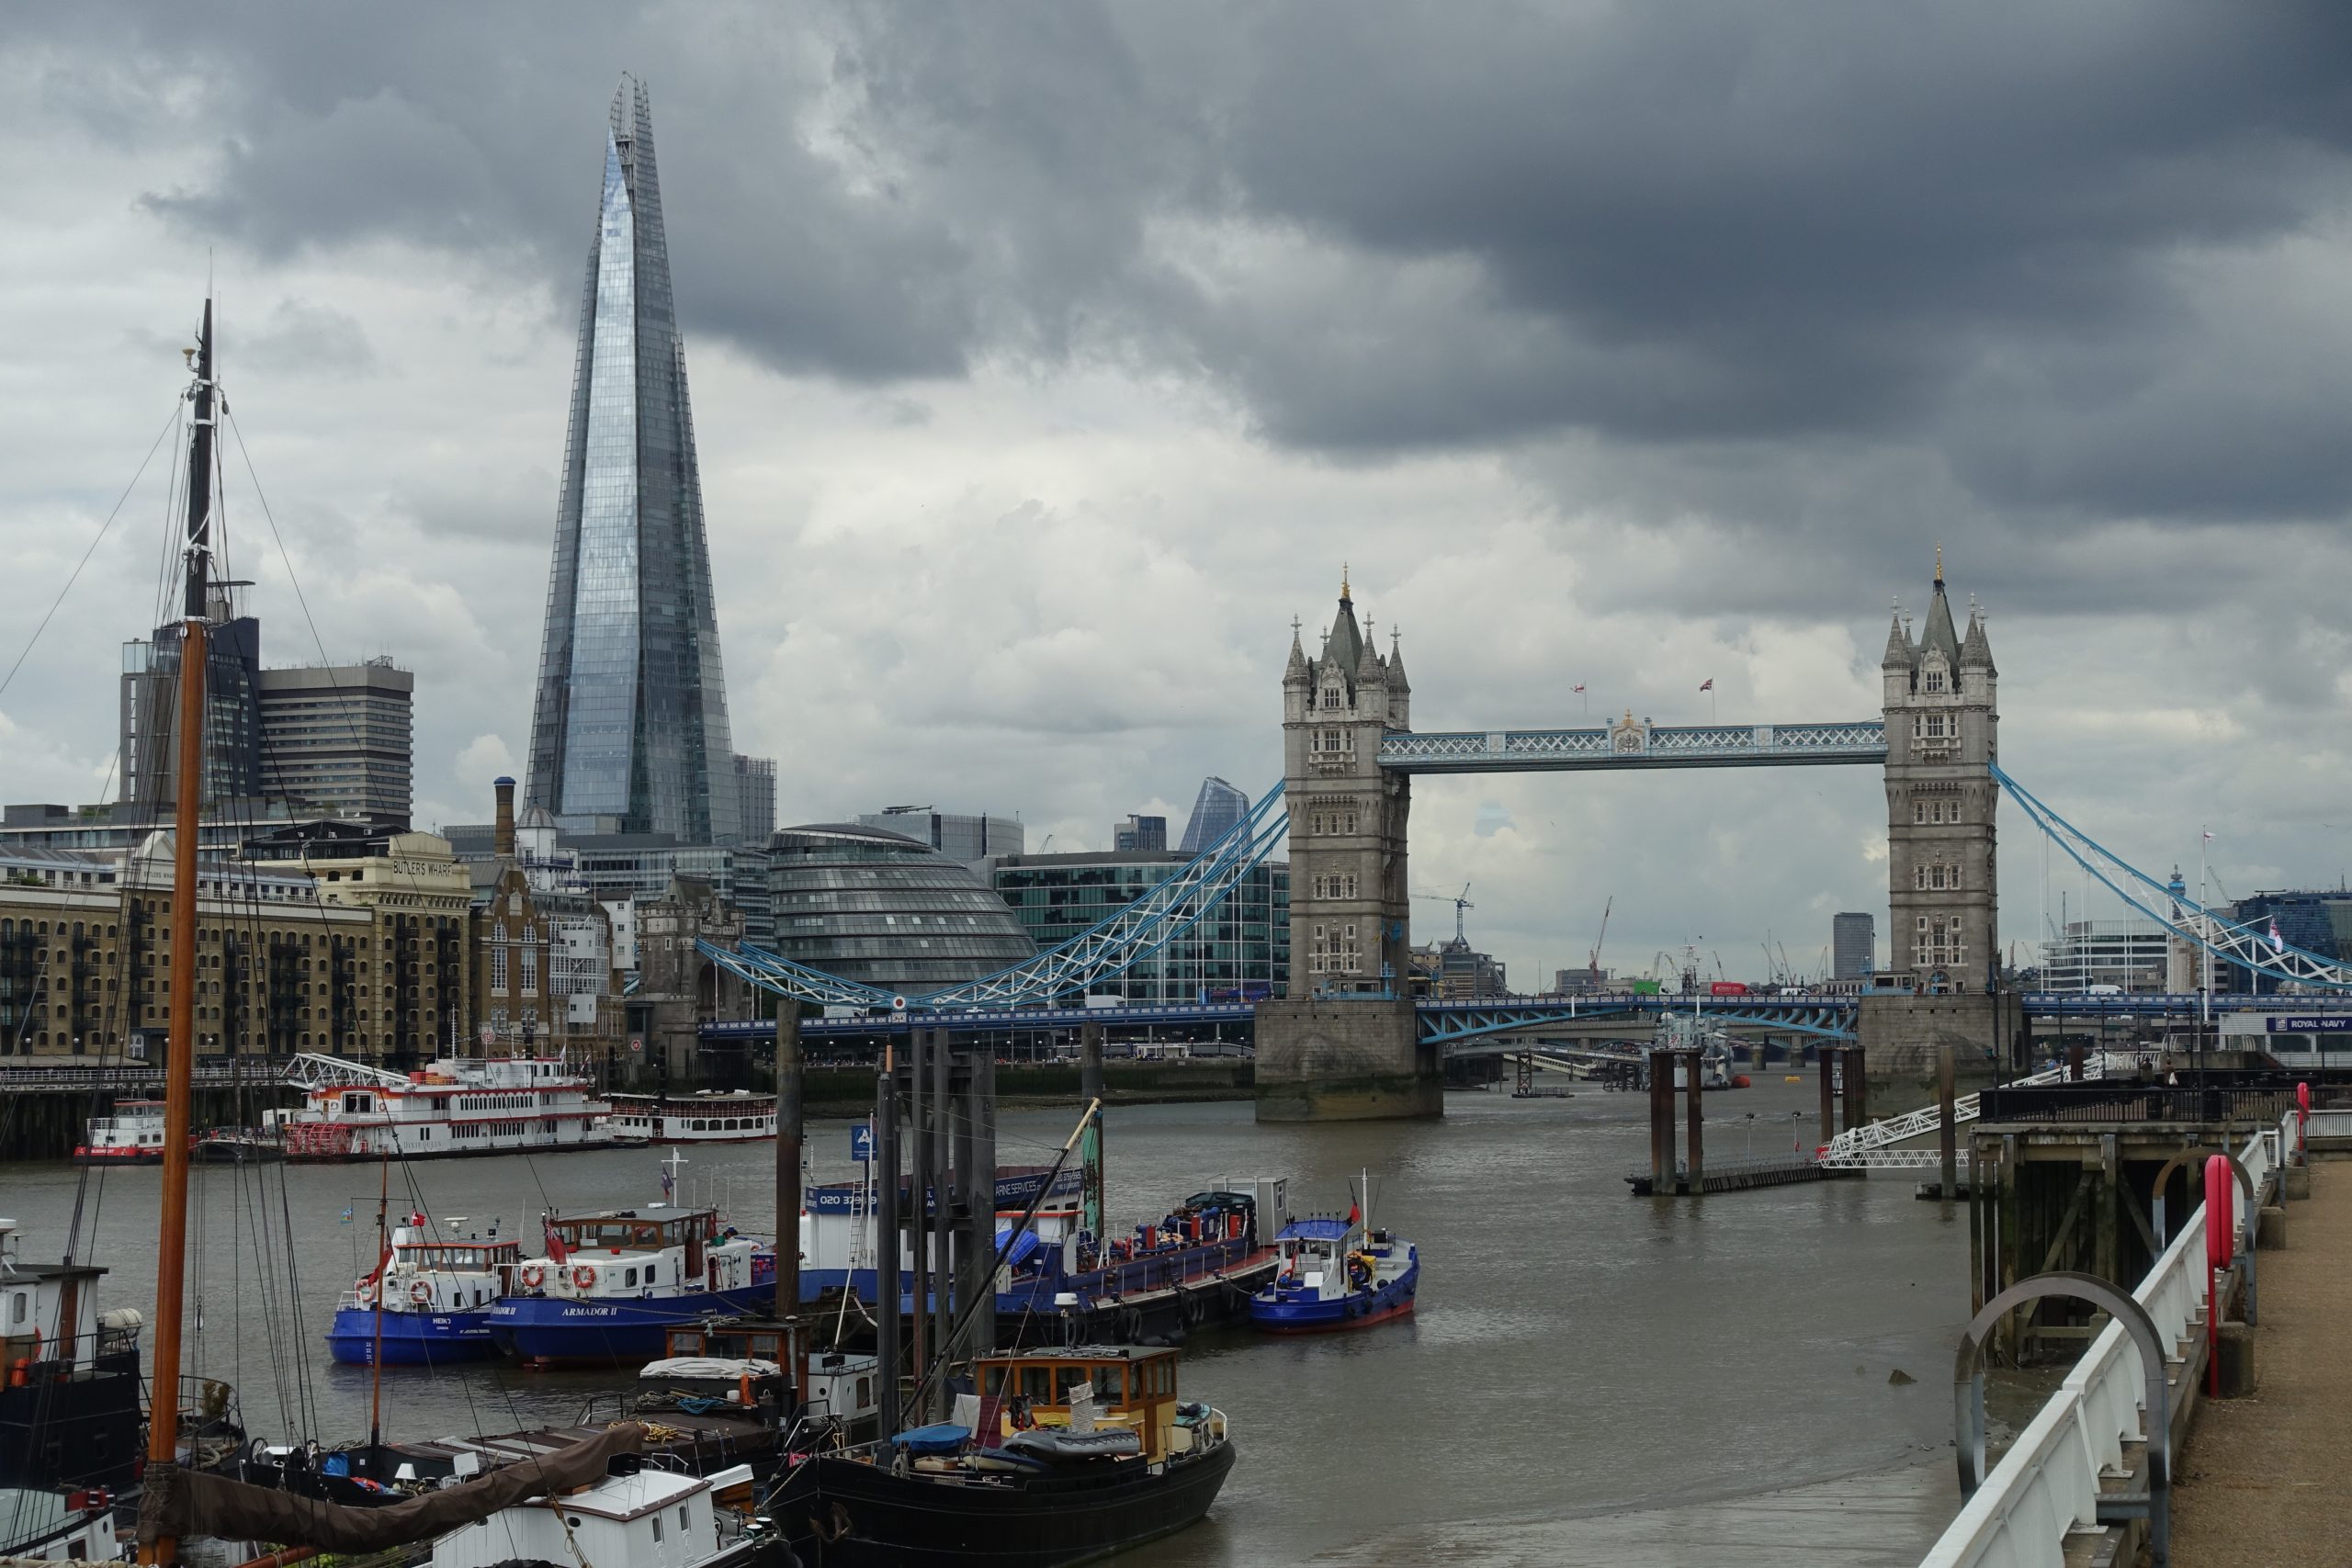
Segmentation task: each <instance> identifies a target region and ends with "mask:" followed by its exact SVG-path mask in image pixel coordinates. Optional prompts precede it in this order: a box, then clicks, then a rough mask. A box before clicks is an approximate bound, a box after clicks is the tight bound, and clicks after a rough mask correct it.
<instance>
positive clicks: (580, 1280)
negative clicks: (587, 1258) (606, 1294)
mask: <svg viewBox="0 0 2352 1568" xmlns="http://www.w3.org/2000/svg"><path fill="white" fill-rule="evenodd" d="M571 1282H572V1284H573V1285H574V1286H576V1287H577V1288H579V1289H581V1290H583V1291H585V1290H591V1289H593V1288H594V1286H595V1283H596V1266H595V1265H594V1264H593V1263H582V1264H577V1265H575V1266H574V1267H573V1269H572V1270H571Z"/></svg>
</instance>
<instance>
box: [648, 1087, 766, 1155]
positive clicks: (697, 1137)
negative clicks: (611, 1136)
mask: <svg viewBox="0 0 2352 1568" xmlns="http://www.w3.org/2000/svg"><path fill="white" fill-rule="evenodd" d="M612 1099H613V1126H614V1128H615V1129H616V1130H617V1131H618V1132H619V1133H621V1134H623V1135H624V1136H627V1137H630V1138H634V1139H639V1140H643V1141H645V1142H648V1143H655V1144H756V1143H763V1142H765V1141H766V1140H767V1139H770V1138H773V1137H775V1096H774V1095H772V1094H753V1093H752V1091H751V1090H750V1089H734V1090H731V1091H730V1090H727V1089H705V1090H703V1091H702V1092H701V1093H699V1094H672V1095H650V1094H616V1095H614V1096H613V1097H612Z"/></svg>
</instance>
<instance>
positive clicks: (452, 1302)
mask: <svg viewBox="0 0 2352 1568" xmlns="http://www.w3.org/2000/svg"><path fill="white" fill-rule="evenodd" d="M463 1223H464V1222H463V1217H462V1216H455V1217H452V1218H451V1219H449V1220H448V1221H447V1222H445V1224H448V1225H457V1224H463ZM522 1260H523V1247H522V1244H521V1243H520V1242H516V1241H501V1240H499V1239H498V1238H497V1235H496V1233H495V1231H494V1230H493V1232H492V1235H490V1236H488V1237H483V1236H479V1235H469V1236H466V1237H464V1238H463V1239H451V1238H450V1237H449V1236H447V1235H446V1234H444V1235H435V1227H432V1226H429V1225H428V1224H426V1222H425V1218H424V1215H423V1214H413V1215H411V1216H410V1217H409V1223H408V1224H404V1225H401V1226H400V1227H398V1228H397V1229H395V1230H394V1231H393V1232H392V1235H391V1240H390V1244H389V1245H387V1246H386V1247H385V1249H384V1256H383V1258H381V1259H379V1261H378V1263H377V1265H376V1267H375V1269H372V1270H371V1271H370V1272H368V1274H366V1275H364V1276H362V1277H361V1278H360V1279H359V1280H358V1281H357V1282H356V1284H354V1285H353V1286H352V1287H351V1289H350V1290H348V1291H345V1292H344V1293H343V1296H342V1299H341V1300H339V1301H338V1302H336V1303H335V1313H334V1325H333V1326H331V1327H330V1328H329V1329H328V1330H327V1350H328V1353H329V1354H331V1355H333V1356H334V1359H336V1360H338V1361H341V1362H343V1363H344V1364H345V1365H346V1366H355V1367H365V1366H369V1365H372V1364H374V1363H375V1362H376V1361H377V1360H378V1359H379V1358H380V1359H381V1360H382V1363H383V1364H384V1365H385V1366H388V1367H434V1366H447V1365H449V1364H451V1363H454V1362H458V1361H481V1360H489V1359H494V1358H495V1357H496V1356H497V1355H498V1345H497V1342H496V1341H495V1340H493V1339H492V1338H491V1337H490V1306H491V1303H492V1302H494V1301H496V1300H497V1299H498V1298H499V1297H500V1296H502V1295H503V1294H505V1293H506V1292H507V1291H508V1290H509V1289H510V1288H511V1287H512V1285H513V1283H514V1281H515V1276H516V1274H517V1273H518V1272H519V1270H520V1267H521V1264H522Z"/></svg>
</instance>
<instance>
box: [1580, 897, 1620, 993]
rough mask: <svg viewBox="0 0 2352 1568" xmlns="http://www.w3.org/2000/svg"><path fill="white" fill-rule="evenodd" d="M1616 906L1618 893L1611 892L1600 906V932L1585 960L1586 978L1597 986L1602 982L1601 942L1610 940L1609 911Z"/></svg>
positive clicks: (1593, 940)
mask: <svg viewBox="0 0 2352 1568" xmlns="http://www.w3.org/2000/svg"><path fill="white" fill-rule="evenodd" d="M1616 907H1617V895H1615V894H1614V893H1611V895H1610V896H1609V897H1608V900H1607V902H1605V903H1603V904H1602V905H1601V906H1600V935H1599V936H1597V937H1594V938H1593V939H1592V952H1591V953H1590V954H1589V955H1588V956H1587V957H1586V959H1585V961H1584V972H1585V978H1586V979H1587V980H1589V981H1590V982H1591V983H1592V984H1594V985H1596V986H1598V985H1599V984H1600V944H1601V943H1602V942H1607V941H1608V940H1609V911H1610V910H1611V909H1613V908H1616Z"/></svg>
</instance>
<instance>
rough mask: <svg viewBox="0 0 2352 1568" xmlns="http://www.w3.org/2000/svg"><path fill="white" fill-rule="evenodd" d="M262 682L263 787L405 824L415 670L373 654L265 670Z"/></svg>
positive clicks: (284, 796)
mask: <svg viewBox="0 0 2352 1568" xmlns="http://www.w3.org/2000/svg"><path fill="white" fill-rule="evenodd" d="M259 689H260V697H261V787H262V793H263V794H264V795H266V796H267V797H268V798H269V799H271V800H286V801H299V802H303V803H307V804H308V805H310V806H311V807H316V808H318V809H320V810H322V811H328V812H332V813H334V815H336V816H342V817H365V818H368V819H369V820H371V821H373V822H376V823H378V824H379V825H380V826H386V827H391V828H398V829H405V828H406V827H408V825H409V806H410V800H411V798H412V794H413V786H414V774H415V760H414V759H415V747H414V740H413V724H412V720H411V717H410V712H409V699H410V697H411V696H412V694H413V693H414V692H415V690H416V677H415V676H414V675H413V674H411V673H410V672H409V671H405V670H402V669H401V668H400V667H399V666H397V665H395V664H394V663H393V662H392V661H391V660H390V659H389V658H376V659H371V660H368V661H367V662H366V663H364V664H333V665H303V666H300V667H298V668H295V669H291V670H264V671H261V673H260V688H259Z"/></svg>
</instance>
